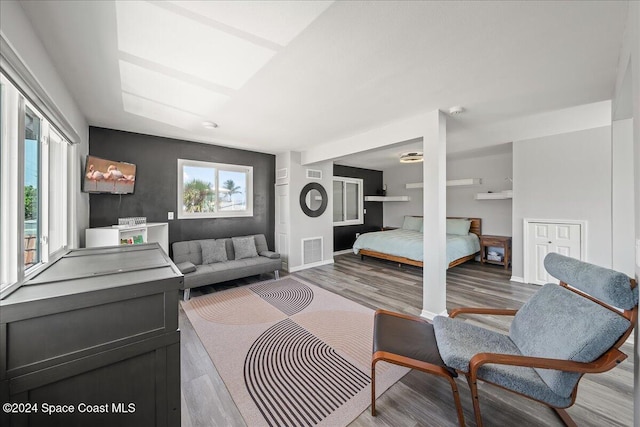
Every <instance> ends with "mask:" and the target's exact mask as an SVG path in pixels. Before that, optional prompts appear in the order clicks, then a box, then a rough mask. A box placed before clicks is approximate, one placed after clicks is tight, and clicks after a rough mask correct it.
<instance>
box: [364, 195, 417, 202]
mask: <svg viewBox="0 0 640 427" xmlns="http://www.w3.org/2000/svg"><path fill="white" fill-rule="evenodd" d="M409 200H411V198H410V197H409V196H364V201H365V202H408V201H409Z"/></svg>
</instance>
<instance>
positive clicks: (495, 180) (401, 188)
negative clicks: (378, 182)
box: [383, 147, 513, 236]
mask: <svg viewBox="0 0 640 427" xmlns="http://www.w3.org/2000/svg"><path fill="white" fill-rule="evenodd" d="M502 151H503V152H500V153H497V154H496V153H491V154H487V155H483V154H482V153H478V152H477V151H476V150H474V151H473V152H472V153H471V154H469V155H463V154H457V155H455V156H452V157H451V158H448V159H447V180H455V179H463V178H481V179H482V184H480V185H473V186H465V187H447V216H466V217H474V218H482V232H483V233H484V234H495V235H501V236H511V230H512V227H511V210H512V202H511V200H510V199H506V200H475V197H474V196H475V195H476V193H484V192H487V191H494V192H499V191H502V190H507V189H511V188H512V183H511V181H509V180H506V179H505V178H512V177H513V154H512V150H511V148H510V147H509V149H508V150H506V151H505V150H502ZM383 179H384V183H385V184H386V185H387V195H388V196H409V197H410V198H411V200H410V201H408V202H385V203H384V206H383V212H384V225H385V226H390V227H400V226H401V225H402V220H403V218H404V216H405V215H422V205H423V195H422V194H423V192H422V188H413V189H407V188H406V187H405V185H406V184H407V183H413V182H422V164H421V163H415V164H400V163H399V164H398V165H396V166H393V167H392V168H387V169H385V170H384V171H383Z"/></svg>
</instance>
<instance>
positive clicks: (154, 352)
mask: <svg viewBox="0 0 640 427" xmlns="http://www.w3.org/2000/svg"><path fill="white" fill-rule="evenodd" d="M182 283H183V276H182V274H181V273H180V271H179V270H178V269H177V268H176V266H175V265H174V264H173V262H172V261H171V259H170V258H169V257H168V256H167V255H166V254H165V253H164V252H163V251H162V250H161V249H160V247H159V246H158V244H145V245H132V246H120V247H108V248H92V249H77V250H70V251H68V252H67V253H66V254H65V255H64V256H62V257H61V258H60V259H58V260H57V261H55V262H53V263H51V264H50V265H49V266H48V267H47V268H45V269H43V270H42V271H40V272H39V273H37V274H35V275H34V276H32V277H30V278H28V279H27V280H26V281H25V282H24V283H23V284H22V286H20V287H19V288H17V289H16V290H15V291H14V292H12V293H11V294H9V295H8V296H6V297H5V298H4V299H3V300H1V301H0V403H2V404H3V407H2V410H1V411H0V425H3V426H47V427H49V426H179V425H180V331H179V330H178V289H180V288H182Z"/></svg>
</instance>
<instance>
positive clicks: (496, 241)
mask: <svg viewBox="0 0 640 427" xmlns="http://www.w3.org/2000/svg"><path fill="white" fill-rule="evenodd" d="M505 243H506V244H508V245H510V243H511V239H504V238H499V237H483V238H482V245H483V246H498V247H503V246H504V245H505Z"/></svg>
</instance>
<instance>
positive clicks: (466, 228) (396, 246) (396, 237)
mask: <svg viewBox="0 0 640 427" xmlns="http://www.w3.org/2000/svg"><path fill="white" fill-rule="evenodd" d="M384 230H385V231H380V232H374V233H365V234H362V235H360V236H359V237H358V239H357V240H356V242H355V243H354V244H353V252H354V253H355V254H359V255H360V256H361V257H362V258H363V259H364V257H365V256H370V257H374V258H380V259H385V260H389V261H393V262H397V263H399V264H408V265H414V266H416V267H422V266H423V253H422V252H423V246H422V245H423V243H422V234H423V233H422V217H421V216H410V215H407V216H405V218H404V222H403V224H402V227H401V228H400V229H396V230H392V229H391V227H384ZM481 231H482V219H480V218H461V217H448V218H447V259H448V260H449V268H451V267H455V266H456V265H459V264H462V263H463V262H466V261H469V260H472V259H474V258H475V256H476V255H477V254H478V253H479V252H480V243H479V242H480V241H479V237H478V236H480V234H481Z"/></svg>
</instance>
